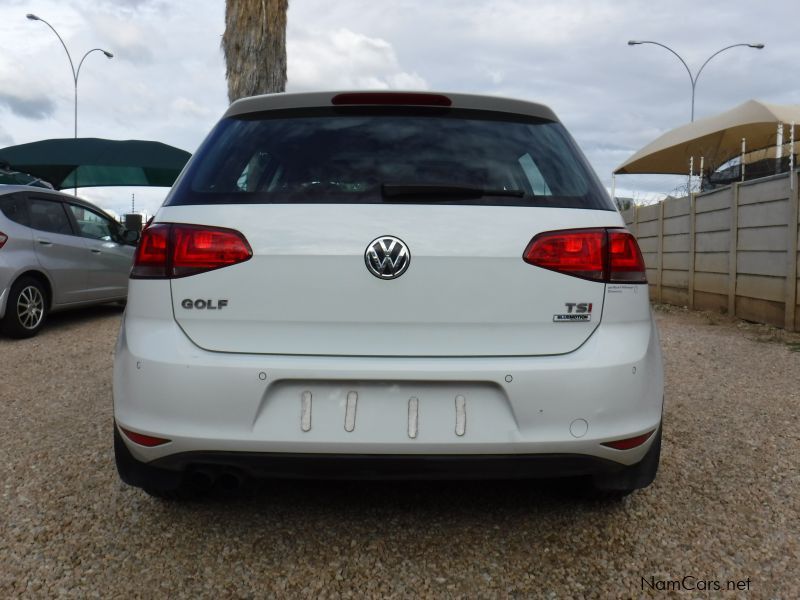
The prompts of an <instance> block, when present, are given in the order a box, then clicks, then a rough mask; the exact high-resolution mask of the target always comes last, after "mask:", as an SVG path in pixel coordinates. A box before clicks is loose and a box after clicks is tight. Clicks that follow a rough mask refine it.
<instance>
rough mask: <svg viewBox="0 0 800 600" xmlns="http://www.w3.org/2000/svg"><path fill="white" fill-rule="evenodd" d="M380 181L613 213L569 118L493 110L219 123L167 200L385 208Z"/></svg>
mask: <svg viewBox="0 0 800 600" xmlns="http://www.w3.org/2000/svg"><path fill="white" fill-rule="evenodd" d="M382 184H410V185H414V184H437V185H447V184H452V185H466V186H473V187H479V188H482V189H490V190H520V191H522V192H523V193H524V196H523V197H510V196H508V195H505V196H503V195H498V196H492V195H487V196H484V197H482V198H479V199H475V198H473V199H461V198H454V199H451V200H448V202H449V203H455V204H502V205H523V206H528V205H530V206H557V207H570V208H600V209H607V210H614V208H613V206H612V205H611V203H610V201H609V199H608V197H607V194H606V193H605V190H603V189H602V187H601V186H600V185H599V183H598V182H597V180H596V177H595V175H594V174H593V172H592V171H591V169H590V168H589V167H588V165H587V164H586V161H585V159H584V158H583V156H582V155H581V153H580V152H579V151H578V150H577V148H576V146H575V143H574V142H573V141H572V139H571V138H570V136H569V135H568V134H567V133H566V130H565V129H564V128H563V126H562V125H561V124H560V123H554V122H551V121H546V120H540V119H534V118H526V117H515V116H513V115H501V114H499V113H488V112H485V111H466V110H449V109H448V110H441V109H438V110H432V111H425V110H420V109H414V110H409V109H391V110H389V109H350V110H347V109H319V110H306V111H303V112H297V111H295V112H294V113H287V112H281V113H278V112H269V113H262V114H259V115H247V116H245V117H241V118H238V117H237V118H229V119H225V120H223V121H222V122H220V123H219V124H218V125H217V127H216V128H215V130H214V131H213V132H212V134H211V135H210V136H209V138H208V140H206V142H205V143H204V144H203V146H202V147H201V148H200V150H198V152H197V153H196V155H195V158H194V159H193V160H192V164H191V166H190V168H189V170H188V171H187V173H186V175H185V176H184V177H183V178H181V181H180V182H179V183H178V185H177V186H176V188H175V190H173V193H172V194H171V195H170V197H169V198H168V199H167V202H166V204H168V205H169V204H172V205H175V204H220V203H232V204H233V203H235V204H240V203H249V202H255V203H269V202H275V203H320V202H325V203H376V202H383V201H385V200H384V198H383V197H382V193H381V189H382V188H381V185H382Z"/></svg>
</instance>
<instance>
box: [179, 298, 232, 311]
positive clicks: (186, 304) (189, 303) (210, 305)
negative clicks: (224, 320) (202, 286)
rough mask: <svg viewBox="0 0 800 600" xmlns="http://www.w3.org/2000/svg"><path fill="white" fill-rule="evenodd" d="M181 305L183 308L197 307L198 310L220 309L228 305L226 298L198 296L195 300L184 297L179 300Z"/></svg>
mask: <svg viewBox="0 0 800 600" xmlns="http://www.w3.org/2000/svg"><path fill="white" fill-rule="evenodd" d="M181 306H182V307H183V308H197V309H199V310H222V309H223V308H225V307H226V306H228V301H227V300H203V299H202V298H198V299H197V300H192V299H191V298H186V299H184V300H181Z"/></svg>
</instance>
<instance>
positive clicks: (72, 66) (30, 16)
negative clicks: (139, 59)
mask: <svg viewBox="0 0 800 600" xmlns="http://www.w3.org/2000/svg"><path fill="white" fill-rule="evenodd" d="M26 17H27V18H28V19H30V20H31V21H41V22H42V23H44V24H45V25H47V26H48V27H49V28H50V30H51V31H52V32H53V33H55V34H56V37H57V38H58V41H59V42H61V45H62V46H63V47H64V52H66V53H67V60H69V68H70V70H71V71H72V81H73V83H74V85H75V137H76V138H77V137H78V77H79V76H80V74H81V67H82V66H83V61H84V60H86V57H87V56H89V55H90V54H91V53H92V52H102V53H103V54H105V56H106V58H114V55H113V54H112V53H111V52H109V51H108V50H103V49H102V48H92V49H91V50H89V51H88V52H87V53H86V54H84V55H83V58H81V61H80V62H79V63H78V68H77V70H76V69H75V63H74V62H72V55H71V54H70V53H69V50H68V49H67V45H66V44H65V43H64V40H63V39H61V36H60V35H58V32H57V31H56V29H55V27H53V26H52V25H50V23H48V22H47V21H45V20H44V19H42V18H41V17H37V16H36V15H33V14H28V15H26Z"/></svg>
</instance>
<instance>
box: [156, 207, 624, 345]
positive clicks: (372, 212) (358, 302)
mask: <svg viewBox="0 0 800 600" xmlns="http://www.w3.org/2000/svg"><path fill="white" fill-rule="evenodd" d="M562 210H564V209H545V208H534V209H529V208H528V209H526V208H517V207H477V206H476V207H449V206H448V207H439V206H435V207H434V206H380V205H370V206H322V207H318V206H316V207H312V206H308V205H296V206H291V205H274V206H263V205H261V206H226V207H225V208H224V210H223V209H220V208H219V207H213V208H212V207H201V208H200V212H201V214H198V209H197V207H195V208H194V209H193V210H192V211H191V215H186V216H187V217H188V216H191V221H192V222H193V223H197V222H198V221H199V222H200V223H214V224H215V225H218V226H222V227H226V228H231V229H235V230H238V231H240V232H242V233H243V235H244V237H245V238H246V239H247V240H248V242H249V243H250V245H251V247H252V250H253V257H252V258H251V259H250V260H248V261H245V262H243V263H240V264H237V265H233V266H230V267H226V268H222V269H216V270H213V271H210V272H207V273H201V274H198V275H193V276H189V277H182V278H178V279H173V280H172V298H173V306H174V311H175V318H176V320H177V321H178V323H179V324H180V326H181V327H182V328H183V330H184V331H185V332H186V334H187V335H188V336H189V337H190V338H191V339H192V341H194V342H195V343H196V344H197V345H198V346H200V347H202V348H205V349H207V350H215V351H222V352H247V353H269V354H325V355H361V356H493V355H499V356H503V355H505V356H508V355H537V354H561V353H565V352H570V351H572V350H574V349H576V348H577V347H578V346H580V345H581V344H582V343H583V342H584V341H585V340H586V338H587V337H588V336H589V335H591V333H592V331H593V330H594V328H595V327H596V326H597V324H598V322H599V320H600V315H601V313H602V302H603V294H604V284H603V283H598V282H595V281H587V280H585V279H580V278H576V277H572V276H569V275H564V274H560V273H556V272H553V271H550V270H546V269H541V268H538V267H535V266H532V265H529V264H527V263H525V262H524V261H523V259H522V253H523V251H524V250H525V247H526V246H527V244H528V242H529V241H530V240H531V238H532V237H533V236H534V235H535V234H537V233H539V232H541V231H547V230H551V229H558V228H559V227H560V225H561V224H562V223H563V215H560V214H559V213H560V212H561V211H562ZM185 212H187V210H186V209H185V208H182V207H175V208H168V209H165V210H164V211H162V213H160V214H159V219H162V220H168V221H171V222H182V221H183V218H182V214H181V213H185ZM571 213H572V214H571V215H570V216H571V218H570V222H571V223H572V224H575V223H580V224H581V225H582V226H584V227H594V226H598V225H608V217H609V215H608V213H603V212H599V211H571ZM380 236H395V237H396V238H398V239H400V240H402V241H403V242H405V244H406V246H407V247H408V252H409V254H410V262H409V266H408V270H407V271H406V272H405V273H404V274H402V275H401V276H400V277H398V278H396V279H389V280H386V279H381V278H378V277H376V276H375V275H373V274H372V273H371V272H370V271H369V270H368V268H367V266H366V263H365V252H366V251H367V248H368V246H369V245H370V242H372V241H373V240H374V239H375V238H378V237H380ZM579 304H582V305H584V306H585V307H586V308H585V309H584V310H585V311H586V312H585V317H586V320H580V321H572V322H565V321H557V320H554V316H555V315H563V314H570V313H573V314H574V311H575V310H576V308H577V305H579Z"/></svg>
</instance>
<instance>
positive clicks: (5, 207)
mask: <svg viewBox="0 0 800 600" xmlns="http://www.w3.org/2000/svg"><path fill="white" fill-rule="evenodd" d="M26 206H27V205H26V202H25V196H24V195H23V194H5V195H3V196H0V212H2V213H3V214H4V215H5V216H6V218H7V219H9V220H10V221H14V223H19V224H20V225H28V211H27V210H26Z"/></svg>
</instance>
